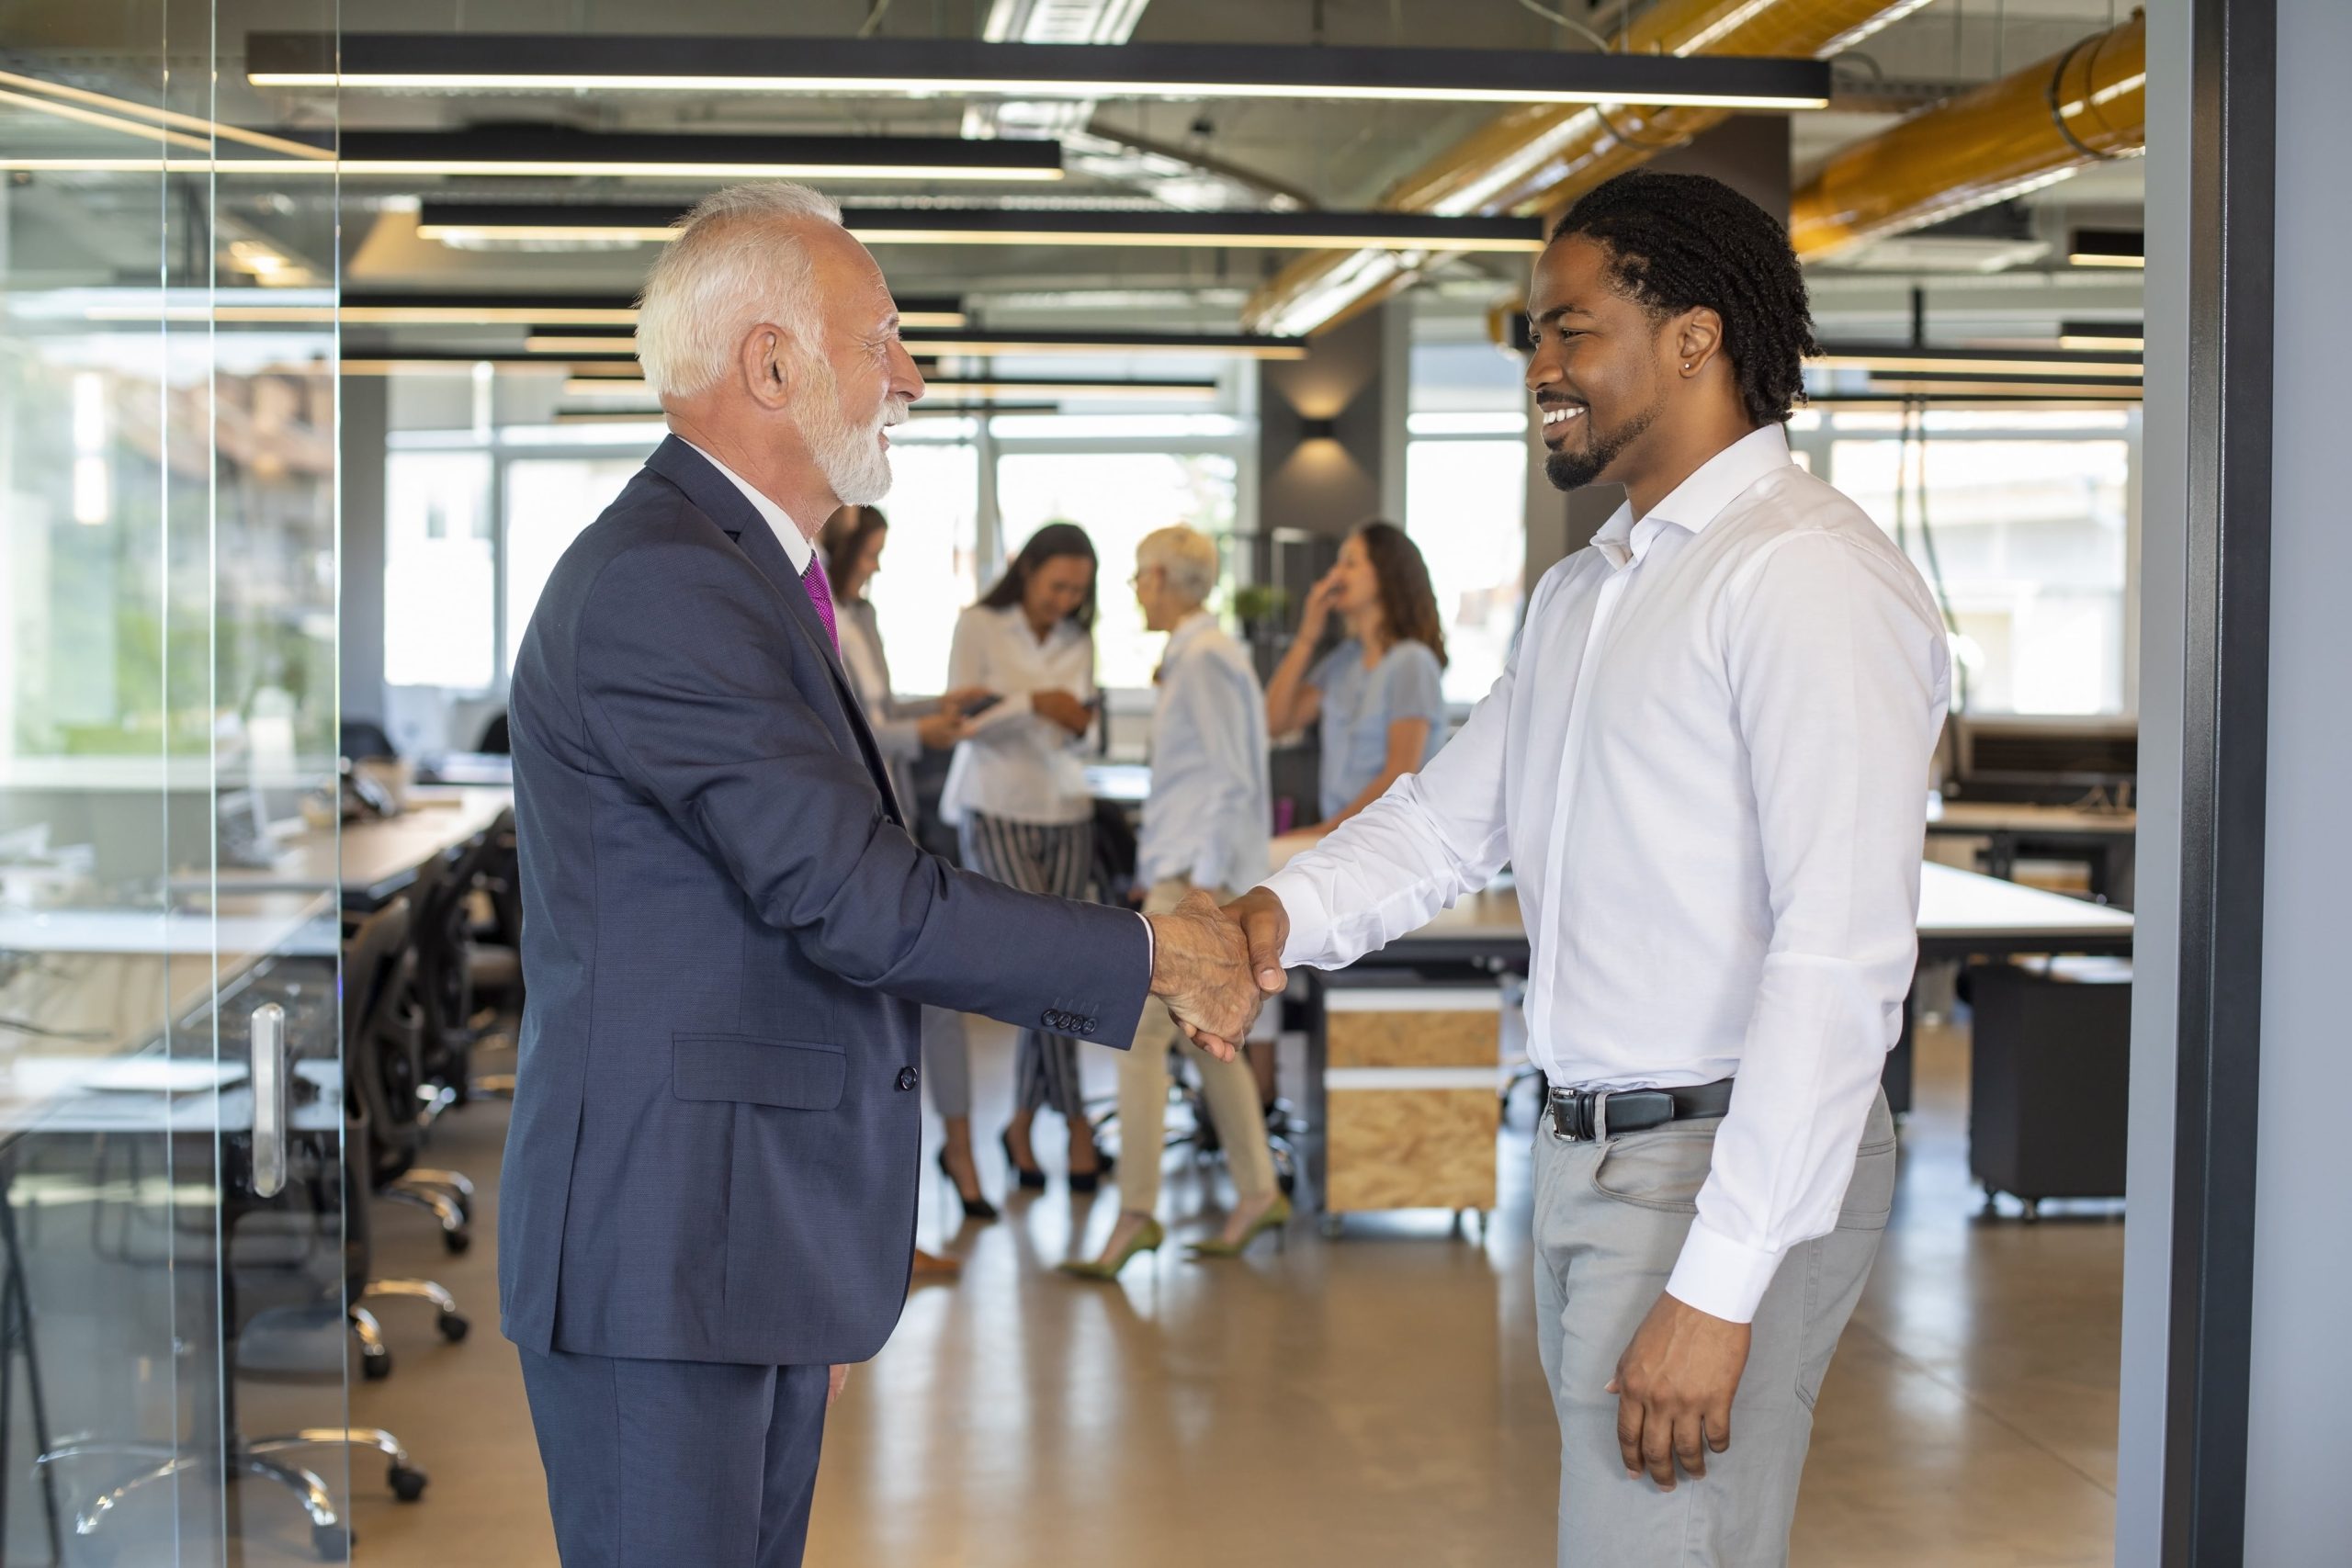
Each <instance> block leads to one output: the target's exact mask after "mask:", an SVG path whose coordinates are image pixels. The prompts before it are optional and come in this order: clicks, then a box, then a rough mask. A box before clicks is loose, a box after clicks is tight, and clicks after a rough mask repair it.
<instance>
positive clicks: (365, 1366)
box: [359, 1350, 392, 1382]
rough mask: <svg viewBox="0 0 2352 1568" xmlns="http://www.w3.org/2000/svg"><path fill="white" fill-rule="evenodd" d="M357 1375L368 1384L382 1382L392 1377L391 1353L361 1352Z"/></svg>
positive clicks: (380, 1351) (385, 1351) (386, 1351)
mask: <svg viewBox="0 0 2352 1568" xmlns="http://www.w3.org/2000/svg"><path fill="white" fill-rule="evenodd" d="M359 1375H360V1376H362V1377H364V1378H366V1379H367V1380H368V1382H383V1381H384V1380H385V1379H386V1378H388V1377H390V1376H391V1375H392V1353H391V1352H390V1350H377V1351H374V1352H362V1354H361V1355H360V1358H359Z"/></svg>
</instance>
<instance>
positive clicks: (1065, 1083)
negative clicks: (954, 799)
mask: <svg viewBox="0 0 2352 1568" xmlns="http://www.w3.org/2000/svg"><path fill="white" fill-rule="evenodd" d="M961 833H962V839H963V847H964V866H965V869H967V870H968V871H976V872H978V873H979V874H981V875H982V876H986V877H989V878H990V879H992V880H994V881H997V882H1001V883H1004V884H1005V885H1007V886H1012V887H1018V888H1020V889H1021V890H1022V891H1023V892H1024V893H1049V894H1052V895H1053V896H1054V897H1057V898H1083V897H1086V884H1087V878H1088V876H1089V874H1091V870H1092V868H1093V863H1094V824H1093V823H1092V822H1091V821H1087V822H1014V821H1012V820H1010V819H1009V818H1002V817H989V816H986V815H984V814H983V813H980V812H978V811H973V810H970V809H968V808H967V810H966V811H965V813H964V823H963V827H962V829H961ZM1012 1092H1013V1103H1014V1104H1016V1105H1018V1106H1019V1107H1020V1108H1021V1109H1022V1110H1023V1111H1035V1110H1036V1109H1037V1108H1038V1107H1039V1106H1041V1105H1050V1106H1052V1107H1053V1108H1054V1109H1055V1110H1056V1111H1059V1112H1061V1114H1062V1115H1063V1116H1064V1117H1066V1118H1068V1119H1069V1121H1070V1122H1072V1123H1073V1124H1076V1123H1078V1122H1083V1121H1084V1120H1085V1119H1086V1096H1085V1093H1084V1091H1083V1090H1082V1089H1080V1085H1079V1081H1078V1042H1077V1041H1075V1040H1072V1039H1071V1038H1069V1036H1068V1035H1066V1034H1047V1033H1046V1032H1044V1031H1043V1030H1037V1029H1024V1030H1023V1031H1022V1032H1021V1049H1020V1053H1019V1055H1018V1056H1017V1057H1016V1059H1015V1066H1014V1068H1013V1086H1012Z"/></svg>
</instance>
